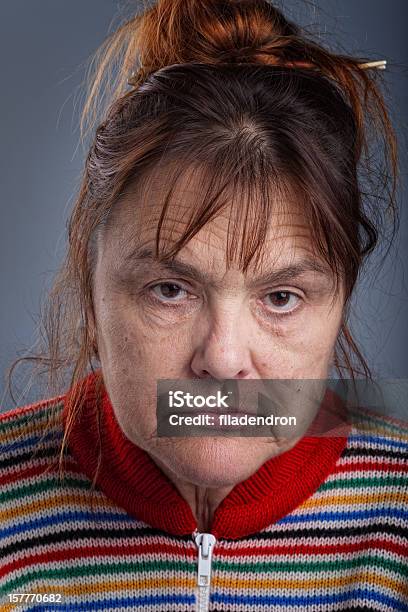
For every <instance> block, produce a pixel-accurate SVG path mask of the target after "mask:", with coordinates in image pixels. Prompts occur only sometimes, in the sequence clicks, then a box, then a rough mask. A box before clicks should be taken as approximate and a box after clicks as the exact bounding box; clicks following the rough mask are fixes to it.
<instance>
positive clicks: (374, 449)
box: [343, 407, 408, 471]
mask: <svg viewBox="0 0 408 612" xmlns="http://www.w3.org/2000/svg"><path fill="white" fill-rule="evenodd" d="M349 417H350V422H351V430H350V434H349V436H348V440H347V445H346V447H345V450H344V453H343V455H344V454H346V455H349V454H350V452H351V453H353V452H354V453H359V452H363V453H366V454H370V455H372V456H373V457H374V456H375V457H376V460H377V461H379V460H382V459H383V460H387V459H392V460H393V461H394V460H398V462H399V463H400V464H402V465H403V466H404V469H405V470H406V471H408V423H407V422H406V421H403V420H401V419H397V418H394V417H393V416H391V415H387V414H383V413H380V412H378V411H377V410H373V409H372V408H367V407H358V408H353V409H349ZM350 449H351V450H350Z"/></svg>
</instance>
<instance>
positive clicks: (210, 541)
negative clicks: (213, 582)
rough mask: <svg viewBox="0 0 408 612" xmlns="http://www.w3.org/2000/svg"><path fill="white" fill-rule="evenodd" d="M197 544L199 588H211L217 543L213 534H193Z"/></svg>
mask: <svg viewBox="0 0 408 612" xmlns="http://www.w3.org/2000/svg"><path fill="white" fill-rule="evenodd" d="M193 537H194V539H195V543H196V545H197V547H198V576H197V584H198V586H209V585H210V579H211V557H212V552H213V548H214V544H215V542H216V538H215V536H214V535H213V534H212V533H199V532H197V530H196V531H195V532H194V533H193Z"/></svg>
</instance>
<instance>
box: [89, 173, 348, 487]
mask: <svg viewBox="0 0 408 612" xmlns="http://www.w3.org/2000/svg"><path fill="white" fill-rule="evenodd" d="M161 201H162V200H161V198H160V184H159V183H158V184H157V185H156V187H155V188H154V189H153V187H152V188H151V191H150V193H149V198H148V199H144V200H143V205H141V204H140V198H138V196H137V194H136V193H133V194H131V193H130V192H129V193H128V194H127V195H125V196H124V197H123V198H122V199H121V201H120V202H118V204H117V206H116V208H115V210H114V214H113V216H112V218H111V221H112V223H111V224H110V225H109V226H108V227H107V228H106V231H105V233H104V234H103V235H101V237H100V240H99V242H98V258H97V264H96V269H95V276H94V305H95V317H96V330H97V344H98V352H99V358H100V362H101V367H102V372H103V376H104V381H105V385H106V388H107V391H108V393H109V396H110V399H111V402H112V406H113V408H114V411H115V414H116V417H117V419H118V422H119V424H120V426H121V428H122V430H123V431H124V433H125V434H126V436H127V437H128V438H129V439H130V440H132V441H133V442H134V443H135V444H137V445H138V446H140V447H141V448H144V449H145V450H146V451H147V452H149V454H150V455H151V456H152V458H153V459H155V458H156V459H157V460H158V462H162V464H164V465H165V466H166V467H167V468H168V469H170V470H171V471H172V472H174V473H175V474H177V475H178V477H179V478H181V479H182V480H186V481H188V482H191V483H193V484H196V485H199V486H210V487H222V486H228V485H231V484H235V483H238V482H240V481H242V480H244V479H246V478H248V477H249V476H250V475H251V474H252V473H253V472H255V471H256V470H257V469H258V468H259V467H260V466H261V465H262V464H263V463H264V462H265V461H267V460H268V459H269V458H271V457H273V456H274V455H276V454H278V453H280V452H282V451H283V450H286V449H287V448H289V447H290V446H292V445H293V442H292V443H287V444H288V445H287V447H286V446H285V444H280V443H279V442H275V441H274V440H273V439H272V438H260V437H258V438H257V437H235V436H234V437H229V438H228V437H199V438H197V437H191V438H188V437H182V438H181V437H180V438H176V437H171V438H166V437H157V435H156V426H157V425H156V385H157V381H158V380H159V379H193V378H195V379H197V378H214V379H226V378H229V379H231V378H236V379H280V378H284V379H291V378H294V379H318V378H326V377H327V376H328V373H329V368H330V365H331V360H332V357H333V349H334V345H335V342H336V338H337V335H338V332H339V328H340V324H341V317H342V308H343V296H342V293H341V291H342V290H341V287H340V293H339V294H337V295H335V296H334V294H333V290H334V284H333V277H332V275H331V272H330V270H329V269H326V266H325V264H324V263H323V262H322V261H321V260H319V259H318V257H317V256H316V255H315V253H314V252H313V248H312V243H311V241H310V237H309V232H308V229H307V225H306V222H305V219H304V218H303V217H302V214H301V213H300V212H298V211H296V208H295V207H294V206H293V207H292V210H291V212H290V214H289V213H286V214H284V213H283V212H279V213H278V212H276V214H275V215H274V216H273V217H272V219H271V225H270V228H269V229H268V234H267V239H266V242H265V245H264V249H263V256H262V259H261V261H260V263H259V264H258V265H257V266H256V268H255V267H252V264H251V266H250V268H249V270H248V272H247V273H246V274H245V275H244V274H243V273H242V272H241V271H239V269H238V267H236V266H232V267H231V268H229V269H227V268H226V259H225V257H226V255H225V245H226V239H227V227H228V216H227V215H228V213H229V211H226V212H225V214H224V216H220V217H218V218H217V219H215V220H213V221H211V222H209V223H208V224H207V225H206V226H205V227H204V228H203V229H202V230H201V231H200V232H199V233H198V234H196V236H195V237H194V238H192V239H191V240H190V242H189V243H188V244H187V245H186V246H185V247H184V248H183V249H182V250H181V251H180V252H179V253H178V254H177V256H176V257H175V259H174V261H173V262H172V266H171V268H169V267H166V266H165V265H163V264H159V263H158V262H156V261H154V259H153V257H152V255H151V252H154V244H155V233H156V228H157V222H158V219H159V215H160V211H161V207H160V206H159V205H156V204H155V202H157V203H159V202H161ZM146 202H148V204H146ZM193 205H194V189H193V188H192V186H191V184H190V185H189V188H188V189H186V190H184V191H183V192H182V195H180V198H179V200H178V201H177V213H175V214H174V215H173V217H172V218H173V219H174V226H173V227H172V237H174V238H175V239H176V238H177V237H180V235H181V234H182V232H183V229H184V227H185V224H184V213H188V211H189V210H190V207H191V206H193ZM333 297H334V299H333Z"/></svg>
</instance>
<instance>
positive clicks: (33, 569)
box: [0, 398, 408, 612]
mask: <svg viewBox="0 0 408 612" xmlns="http://www.w3.org/2000/svg"><path fill="white" fill-rule="evenodd" d="M57 399H58V401H57V400H56V401H55V402H54V403H52V402H51V403H50V402H48V403H44V404H36V405H33V406H31V407H28V409H26V410H20V411H13V412H12V413H9V414H7V415H5V416H4V415H2V417H0V608H1V610H3V609H4V610H17V609H21V604H11V603H9V598H8V594H11V593H48V594H49V593H61V595H62V603H61V604H58V606H57V605H54V606H52V604H49V605H47V606H45V605H44V609H48V610H53V609H55V610H59V611H61V610H67V611H68V610H69V611H75V610H78V611H80V612H85V611H87V610H101V611H105V610H119V609H122V610H124V609H128V610H135V609H140V610H151V611H152V612H179V611H181V610H183V611H186V612H188V611H190V610H191V611H194V610H196V605H197V604H196V602H197V586H196V570H197V549H196V546H195V544H194V542H193V539H192V537H190V536H175V535H171V534H168V533H166V532H163V531H160V530H158V529H155V528H152V527H150V526H149V525H147V524H146V523H144V522H143V521H140V520H138V519H136V518H134V517H132V516H130V515H128V514H127V513H126V511H125V510H124V509H123V508H120V507H119V506H116V504H115V503H114V502H112V500H110V499H108V498H107V497H106V496H105V494H104V493H103V492H102V491H100V490H98V489H96V490H95V491H93V492H92V491H91V488H90V487H91V483H90V481H89V479H88V478H87V477H85V476H84V475H83V474H81V472H80V470H79V469H78V466H77V465H76V462H75V459H74V457H72V456H70V455H69V454H68V456H67V460H66V464H65V466H66V476H65V478H64V479H63V480H60V479H59V478H58V472H57V461H58V457H59V450H60V444H61V442H62V429H61V426H60V414H61V410H62V406H63V404H62V402H61V401H60V398H57ZM367 419H368V420H369V421H370V420H372V423H371V425H373V424H374V425H375V427H374V429H375V431H373V427H370V423H369V424H368V425H369V426H367ZM366 432H368V434H366ZM407 441H408V426H407V427H406V428H404V426H403V424H402V425H401V426H399V425H398V424H396V422H395V421H394V420H389V421H388V420H387V418H386V417H379V416H378V415H375V416H374V417H373V419H371V417H370V416H369V415H368V416H367V413H366V412H365V413H364V414H363V413H361V414H360V413H358V411H354V412H353V429H352V433H351V435H350V436H349V438H348V441H347V446H346V448H345V449H344V451H343V452H342V454H341V457H340V458H339V460H338V461H337V464H336V466H335V469H334V470H333V472H332V473H331V474H330V475H329V476H328V477H327V478H326V479H325V481H324V482H323V483H322V484H321V485H320V486H319V488H318V489H317V490H316V491H315V492H314V494H313V495H312V496H310V497H309V498H308V499H307V500H305V501H304V502H303V503H302V504H301V505H300V506H298V507H297V508H296V509H295V510H294V511H292V512H291V513H290V514H288V515H287V516H285V517H283V518H282V519H280V520H279V521H277V522H275V523H273V524H271V525H269V526H268V527H267V528H266V529H263V530H262V531H260V532H259V533H255V534H252V535H250V536H247V537H245V538H239V539H238V540H228V539H220V540H218V541H217V543H216V546H215V549H214V554H213V566H212V582H211V592H210V611H212V612H215V611H216V610H220V609H222V610H224V611H226V612H228V611H230V612H233V611H234V612H237V611H240V610H242V611H245V612H253V611H260V610H263V609H265V607H267V609H268V610H271V611H274V610H279V611H281V612H283V611H286V610H288V611H289V612H290V611H291V610H292V611H294V610H299V609H305V610H307V609H313V610H316V611H319V610H320V611H323V610H345V609H347V610H401V611H403V610H407V609H408V562H407V560H408V468H407V463H408V462H407V458H408V442H407ZM24 609H25V610H33V611H34V610H38V609H40V606H39V605H38V604H34V603H32V604H31V603H25V604H24ZM41 609H42V608H41Z"/></svg>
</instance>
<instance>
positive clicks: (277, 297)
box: [265, 291, 301, 314]
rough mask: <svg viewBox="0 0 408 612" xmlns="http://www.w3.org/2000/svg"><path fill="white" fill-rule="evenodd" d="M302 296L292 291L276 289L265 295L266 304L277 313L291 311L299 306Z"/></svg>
mask: <svg viewBox="0 0 408 612" xmlns="http://www.w3.org/2000/svg"><path fill="white" fill-rule="evenodd" d="M300 301H301V298H300V297H299V296H298V295H297V294H296V293H292V292H291V291H274V292H272V293H268V294H267V295H266V297H265V304H266V306H268V307H269V308H270V309H271V310H273V311H274V312H275V313H276V312H279V313H282V314H285V313H291V312H293V311H294V310H295V309H296V308H297V307H298V304H299V302H300Z"/></svg>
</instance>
